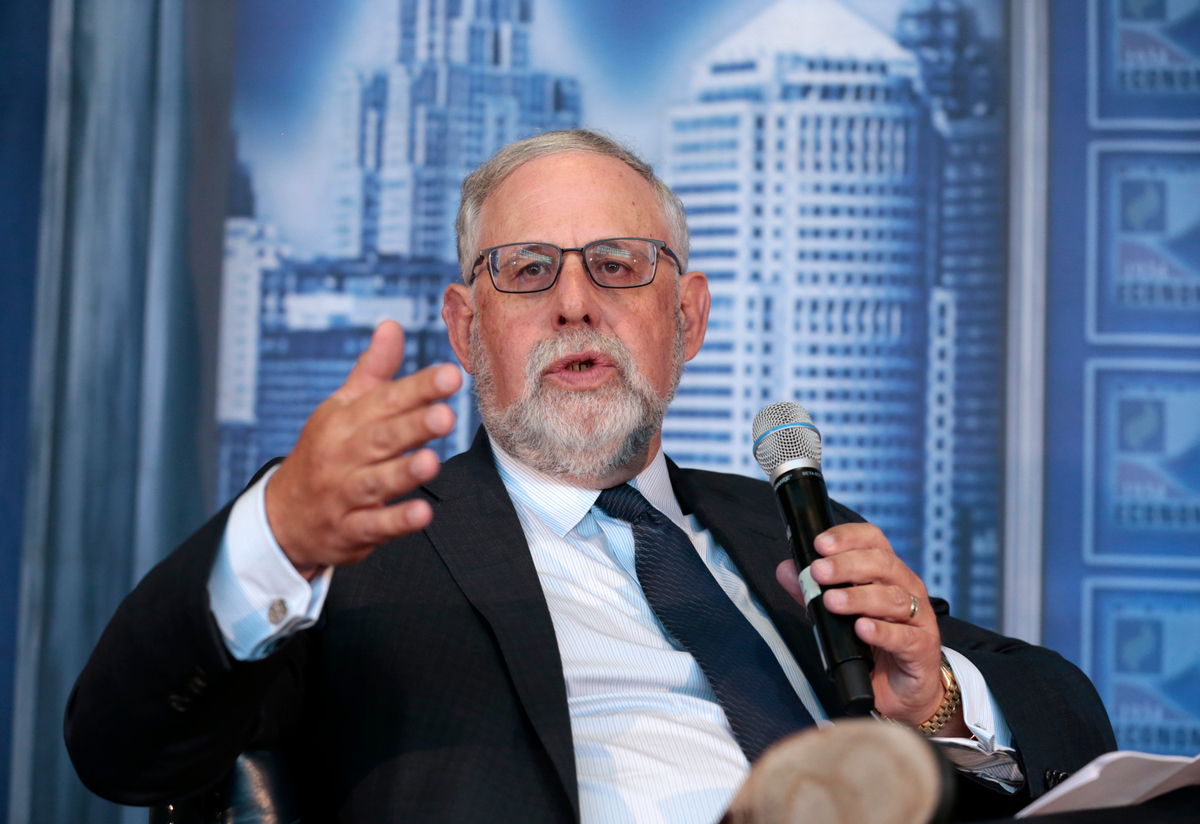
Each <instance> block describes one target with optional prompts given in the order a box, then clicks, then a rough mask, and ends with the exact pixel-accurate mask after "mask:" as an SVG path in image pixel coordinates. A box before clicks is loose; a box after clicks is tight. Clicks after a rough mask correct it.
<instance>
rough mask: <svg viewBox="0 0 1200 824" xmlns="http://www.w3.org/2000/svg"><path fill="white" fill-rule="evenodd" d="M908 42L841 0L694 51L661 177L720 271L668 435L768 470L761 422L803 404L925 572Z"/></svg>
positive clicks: (919, 121) (923, 202)
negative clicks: (763, 411)
mask: <svg viewBox="0 0 1200 824" xmlns="http://www.w3.org/2000/svg"><path fill="white" fill-rule="evenodd" d="M919 82H920V80H919V70H918V66H917V63H916V61H915V59H914V58H913V56H912V54H911V53H910V52H908V51H907V50H905V49H903V48H902V47H901V46H899V45H898V44H897V43H896V42H895V40H893V39H892V38H891V37H889V36H888V35H887V34H885V33H883V32H881V31H879V30H878V29H876V28H875V27H874V26H872V25H871V24H869V23H868V22H867V21H865V20H863V19H862V18H861V17H859V16H858V15H857V14H855V13H853V12H852V11H850V10H849V9H847V8H846V7H844V6H843V5H841V4H840V3H838V2H835V0H783V2H780V3H777V4H776V5H774V6H771V7H769V8H768V9H766V10H765V11H764V12H762V13H761V14H760V15H758V16H757V17H755V18H753V19H752V20H750V21H749V22H748V23H746V24H745V26H743V27H742V28H741V29H740V30H739V31H736V32H734V33H733V34H731V35H730V36H729V37H728V38H726V39H725V40H723V41H722V42H720V43H718V44H717V45H716V46H715V47H714V48H713V49H712V50H711V51H709V52H708V53H707V54H706V55H704V56H703V57H702V58H701V59H700V60H698V61H696V63H695V64H694V66H693V71H692V80H691V86H690V89H689V92H688V100H687V102H686V103H683V104H681V105H678V106H675V107H673V108H672V109H671V110H670V112H669V117H668V123H667V129H668V140H667V146H668V149H667V163H666V168H665V169H664V172H665V174H666V176H667V178H668V180H669V182H670V184H671V185H672V186H673V187H674V188H675V190H676V191H677V192H678V193H679V195H680V197H681V198H682V199H683V201H684V204H685V205H686V207H687V211H688V220H689V225H690V226H691V228H692V251H691V259H692V266H691V268H694V269H701V270H703V271H705V272H706V273H707V274H708V277H709V282H710V286H711V290H712V294H713V308H712V313H711V320H710V324H709V334H708V339H707V341H706V343H705V346H704V348H703V350H702V351H701V353H700V355H699V356H698V357H697V358H696V359H695V361H694V362H693V363H692V364H689V366H688V368H687V370H686V371H685V376H684V380H683V382H682V384H681V385H680V389H679V396H678V400H677V401H676V402H675V405H674V406H673V408H672V410H671V412H670V414H669V415H668V418H667V422H666V426H665V431H664V435H663V442H664V445H665V447H666V449H667V450H668V451H669V452H670V454H672V455H674V456H675V457H676V459H678V460H681V461H682V462H686V463H689V464H692V465H699V466H706V467H711V468H714V469H724V470H727V471H736V472H742V473H744V474H749V475H754V474H756V473H758V472H759V471H760V470H759V469H758V467H757V465H756V464H755V463H754V460H753V458H752V456H751V449H750V422H751V420H752V419H753V417H754V415H755V413H756V412H757V411H758V410H759V409H760V408H761V407H762V406H764V405H766V404H768V403H771V402H773V401H779V400H795V401H798V402H800V403H801V404H803V405H804V406H805V407H806V408H807V409H808V410H809V411H810V413H811V414H812V415H813V418H814V420H815V421H816V423H817V425H818V426H819V427H820V429H821V431H822V434H823V436H824V444H825V455H824V460H823V463H824V467H825V469H826V479H827V482H828V485H829V488H830V492H831V494H832V495H834V496H835V497H836V498H838V499H839V500H841V501H843V502H844V503H846V504H847V505H849V506H852V507H854V508H855V509H857V510H858V511H859V512H861V513H862V514H863V515H864V516H865V517H866V518H868V519H869V520H871V521H873V522H874V523H876V524H878V525H879V526H880V527H881V528H882V529H883V530H884V532H885V533H886V534H887V535H888V536H889V538H890V539H891V541H892V543H893V545H894V546H895V548H896V550H897V552H898V553H899V554H900V555H901V557H903V558H904V559H905V561H906V562H908V563H909V564H910V565H912V566H913V567H914V568H916V569H918V570H919V569H920V561H921V558H920V541H921V536H922V535H921V534H922V512H923V506H922V501H923V496H924V488H923V475H924V447H925V437H924V434H925V378H926V345H927V341H926V339H927V326H928V324H927V314H926V307H927V291H928V277H929V274H928V272H929V261H928V260H927V256H926V255H927V244H926V234H927V232H928V230H929V226H928V220H927V215H926V211H927V198H926V196H925V193H924V192H923V190H922V188H921V187H922V179H923V175H924V174H925V173H926V171H927V164H928V163H929V161H930V157H929V146H930V134H929V132H930V126H929V118H928V114H927V111H926V108H925V107H924V105H923V103H922V101H921V100H920V98H919V96H918V86H919Z"/></svg>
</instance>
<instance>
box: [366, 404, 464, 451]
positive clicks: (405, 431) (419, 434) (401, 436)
mask: <svg viewBox="0 0 1200 824" xmlns="http://www.w3.org/2000/svg"><path fill="white" fill-rule="evenodd" d="M454 421H455V415H454V411H453V410H452V409H450V407H448V406H446V404H444V403H435V404H432V405H431V406H421V407H418V408H416V409H414V410H412V411H410V412H406V413H403V414H399V415H394V416H391V417H387V418H383V419H381V420H377V421H370V422H368V423H367V424H365V425H363V426H361V427H359V428H358V429H357V430H355V431H354V432H353V434H352V435H351V437H350V440H349V442H348V443H347V444H346V454H347V456H349V457H352V458H354V459H357V460H359V461H362V462H363V463H364V464H366V465H369V464H373V463H377V462H380V461H387V460H391V459H392V458H395V457H396V456H398V455H402V454H404V453H405V452H408V451H410V450H412V449H416V448H417V447H419V446H421V445H422V444H424V443H427V442H428V441H431V440H433V439H434V438H440V437H442V436H443V435H448V434H450V431H451V430H452V429H454Z"/></svg>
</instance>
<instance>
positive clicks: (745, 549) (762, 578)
mask: <svg viewBox="0 0 1200 824" xmlns="http://www.w3.org/2000/svg"><path fill="white" fill-rule="evenodd" d="M667 470H668V472H669V474H670V476H671V486H672V487H673V488H674V490H675V496H676V497H677V498H678V499H679V502H680V504H681V505H682V506H683V508H684V511H685V512H687V511H689V510H690V511H691V513H692V514H694V515H695V516H696V518H697V519H698V520H699V521H700V523H701V525H703V526H704V528H705V529H707V530H708V531H709V532H711V533H712V536H713V538H715V539H716V540H717V543H719V544H720V545H721V546H722V547H723V548H724V549H725V551H726V552H727V553H728V554H729V557H730V558H731V559H732V560H733V562H734V564H735V565H736V566H737V568H738V571H739V572H741V574H742V577H743V578H744V579H745V581H746V584H747V586H749V587H750V591H751V592H752V593H754V597H755V598H757V599H758V602H759V603H760V604H762V606H763V609H764V610H766V612H767V615H768V617H770V619H771V622H772V623H773V624H774V625H775V628H776V629H777V630H778V631H779V634H780V636H781V637H782V638H783V641H784V643H785V644H787V646H788V649H790V650H791V652H792V655H794V656H795V657H796V663H798V664H799V665H800V669H801V670H803V671H804V675H805V677H806V678H807V679H808V682H809V684H811V685H812V688H813V692H815V693H816V696H817V700H819V701H820V702H821V706H823V707H824V708H825V712H826V713H827V714H828V715H829V716H830V717H836V716H839V715H841V714H842V712H841V708H840V705H839V704H838V702H837V694H836V692H835V690H834V685H833V682H832V681H831V680H830V678H829V676H828V675H827V674H826V672H825V666H824V664H823V663H822V661H821V653H820V651H819V650H818V648H817V643H816V639H815V638H814V636H813V631H812V625H811V624H809V622H808V618H807V616H806V615H805V612H804V608H803V607H802V606H800V605H799V604H797V603H796V602H795V601H794V600H792V597H791V596H790V595H788V594H787V592H786V591H785V590H784V589H783V587H781V586H780V585H779V582H778V581H777V580H776V579H775V568H776V567H777V566H779V563H780V562H781V561H784V560H787V559H788V558H791V557H792V552H791V547H789V546H788V543H787V539H786V537H785V534H784V530H783V522H782V520H781V519H780V517H779V513H778V512H776V511H775V507H774V502H773V500H772V499H771V498H770V497H769V494H770V493H769V492H768V493H767V495H763V496H761V497H762V499H763V501H762V502H761V503H760V502H759V501H758V500H756V499H749V500H748V499H747V496H746V495H745V494H744V493H743V494H736V495H735V494H734V493H733V492H732V491H730V490H726V489H724V488H723V487H721V486H718V485H715V484H711V483H703V482H701V481H700V478H699V477H698V476H697V475H698V473H695V472H691V471H688V470H681V469H680V468H679V467H678V466H676V465H675V462H674V461H672V460H671V459H670V458H668V459H667ZM706 474H707V473H706ZM709 477H710V478H712V477H720V476H711V475H710V476H709ZM739 480H740V479H739ZM740 482H741V483H743V484H744V483H750V482H747V481H744V480H741V481H740ZM764 489H765V487H764Z"/></svg>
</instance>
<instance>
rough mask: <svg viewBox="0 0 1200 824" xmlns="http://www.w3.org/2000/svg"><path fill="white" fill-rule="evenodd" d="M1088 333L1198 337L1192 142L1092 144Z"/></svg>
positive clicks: (1156, 340) (1173, 342)
mask: <svg viewBox="0 0 1200 824" xmlns="http://www.w3.org/2000/svg"><path fill="white" fill-rule="evenodd" d="M1089 178H1090V193H1089V194H1090V196H1089V212H1090V214H1089V224H1090V225H1089V232H1090V238H1089V243H1088V246H1089V256H1088V257H1089V259H1088V310H1089V318H1088V335H1089V338H1090V339H1091V342H1093V343H1130V344H1153V345H1159V346H1194V345H1197V344H1200V144H1197V143H1117V142H1100V143H1097V144H1096V145H1094V146H1093V147H1092V152H1091V175H1090V176H1089Z"/></svg>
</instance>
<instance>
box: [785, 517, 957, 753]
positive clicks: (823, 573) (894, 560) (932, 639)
mask: <svg viewBox="0 0 1200 824" xmlns="http://www.w3.org/2000/svg"><path fill="white" fill-rule="evenodd" d="M815 546H816V550H817V552H818V553H820V554H821V555H822V556H823V557H822V558H821V559H820V560H817V561H814V562H813V565H812V576H813V579H814V580H816V582H817V583H818V584H821V585H822V586H825V587H828V586H832V585H834V584H851V586H849V587H846V588H841V589H829V590H826V592H825V594H824V596H823V598H824V601H825V606H826V608H827V609H828V610H829V611H830V612H833V613H837V614H839V615H859V616H862V617H860V618H859V619H858V620H857V621H856V622H855V623H854V631H855V632H856V633H857V634H858V637H859V638H861V639H862V640H863V641H865V642H866V643H868V644H870V645H871V647H872V650H873V652H874V654H875V669H874V671H873V672H872V674H871V682H872V686H873V687H874V689H875V708H876V709H877V710H878V711H879V712H881V713H883V714H884V715H886V716H888V717H889V718H891V719H893V720H896V721H900V722H902V723H905V724H909V725H911V726H917V725H919V724H922V723H924V722H925V721H927V720H929V718H931V717H932V716H933V714H934V713H935V712H937V709H938V707H939V706H941V703H942V696H943V693H944V689H943V687H942V676H941V667H942V645H941V634H940V633H939V632H938V624H937V617H936V616H935V615H934V614H933V607H932V606H931V605H930V603H929V594H928V593H927V592H926V591H925V584H924V583H922V581H921V579H920V578H918V577H917V575H916V573H915V572H913V571H912V570H911V569H909V568H908V567H907V566H905V565H904V562H903V561H901V560H900V559H899V558H898V557H896V553H895V551H894V550H893V549H892V545H891V543H889V542H888V539H887V538H886V537H885V536H884V534H883V533H882V532H881V531H880V530H879V528H878V527H876V526H874V525H872V524H861V523H860V524H840V525H839V526H835V527H833V528H832V529H829V530H827V531H825V532H823V533H821V534H820V535H818V536H817V539H816V542H815ZM775 573H776V577H777V578H778V579H779V583H780V584H781V585H782V586H783V588H784V589H786V590H787V591H788V593H789V594H791V596H792V597H793V598H795V599H796V600H797V601H799V602H800V603H804V598H803V594H802V593H801V590H800V584H799V582H798V581H797V578H796V565H795V563H794V562H793V561H784V562H783V563H782V564H780V565H779V568H778V569H776V571H775ZM914 598H915V599H916V601H915V603H916V612H913V603H914V600H913V599H914ZM965 730H966V726H965V724H963V722H962V713H961V711H960V712H959V713H958V714H957V717H956V718H955V719H954V720H953V721H952V722H951V723H950V724H949V725H948V726H947V728H946V729H944V730H943V731H942V734H943V735H946V734H949V735H955V734H960V733H961V734H965V735H969V734H970V733H966V732H965Z"/></svg>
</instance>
